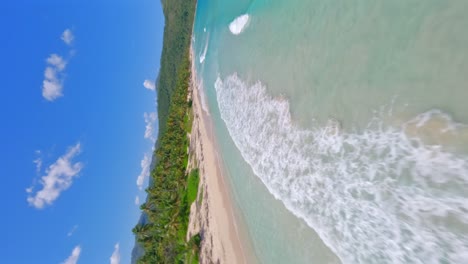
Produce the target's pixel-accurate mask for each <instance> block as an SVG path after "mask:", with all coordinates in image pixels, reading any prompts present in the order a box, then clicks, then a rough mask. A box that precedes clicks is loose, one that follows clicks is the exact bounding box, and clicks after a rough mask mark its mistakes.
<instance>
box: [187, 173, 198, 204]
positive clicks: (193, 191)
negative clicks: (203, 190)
mask: <svg viewBox="0 0 468 264" xmlns="http://www.w3.org/2000/svg"><path fill="white" fill-rule="evenodd" d="M199 182H200V176H199V174H198V169H194V170H192V172H190V174H189V178H188V183H187V200H188V204H192V203H193V202H195V200H196V199H197V194H198V183H199Z"/></svg>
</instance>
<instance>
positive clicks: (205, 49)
mask: <svg viewBox="0 0 468 264" xmlns="http://www.w3.org/2000/svg"><path fill="white" fill-rule="evenodd" d="M209 40H210V34H209V33H208V36H207V37H206V41H205V47H204V48H203V52H202V54H201V55H200V59H199V61H200V64H202V63H203V62H204V61H205V58H206V53H207V52H208V44H209Z"/></svg>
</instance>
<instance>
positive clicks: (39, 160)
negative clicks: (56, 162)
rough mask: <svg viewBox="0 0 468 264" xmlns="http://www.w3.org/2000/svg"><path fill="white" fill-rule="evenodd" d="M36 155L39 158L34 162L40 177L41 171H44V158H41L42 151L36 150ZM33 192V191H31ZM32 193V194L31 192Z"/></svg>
mask: <svg viewBox="0 0 468 264" xmlns="http://www.w3.org/2000/svg"><path fill="white" fill-rule="evenodd" d="M36 155H37V156H38V157H37V158H36V159H35V160H33V163H34V164H36V174H38V175H39V173H41V169H42V158H41V151H40V150H36ZM31 191H32V189H31ZM31 191H30V192H31Z"/></svg>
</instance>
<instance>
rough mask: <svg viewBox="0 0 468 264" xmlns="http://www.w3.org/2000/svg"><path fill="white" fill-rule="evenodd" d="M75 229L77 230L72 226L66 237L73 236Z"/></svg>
mask: <svg viewBox="0 0 468 264" xmlns="http://www.w3.org/2000/svg"><path fill="white" fill-rule="evenodd" d="M77 229H78V225H74V226H73V227H72V229H71V230H70V231H68V233H67V237H71V236H73V234H74V233H75V231H76V230H77Z"/></svg>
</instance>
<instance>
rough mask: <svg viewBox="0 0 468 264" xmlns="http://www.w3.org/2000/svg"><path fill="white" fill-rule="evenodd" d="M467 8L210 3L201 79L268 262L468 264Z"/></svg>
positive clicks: (199, 36)
mask: <svg viewBox="0 0 468 264" xmlns="http://www.w3.org/2000/svg"><path fill="white" fill-rule="evenodd" d="M467 11H468V2H466V1H445V2H442V1H435V0H434V1H410V2H408V1H403V0H402V1H400V0H397V1H385V2H374V1H368V0H366V1H364V0H361V1H358V0H354V1H325V0H321V1H308V0H307V1H306V0H304V1H299V0H297V1H268V0H257V1H239V2H236V3H232V1H203V0H202V1H199V3H198V7H197V15H196V22H195V30H194V39H193V41H194V43H193V44H194V52H195V54H197V55H198V60H196V61H197V62H198V63H197V65H196V67H197V74H198V78H199V80H200V81H201V84H202V85H203V87H204V93H205V95H206V108H207V109H209V111H210V114H211V116H212V118H213V120H214V123H215V128H216V133H217V136H218V138H219V139H220V151H221V154H222V156H223V159H224V161H225V163H226V168H227V170H228V174H229V180H230V182H231V185H232V188H233V194H234V196H235V198H236V201H237V203H238V205H239V208H240V210H241V212H242V215H243V217H244V219H245V222H246V226H247V229H248V230H247V231H248V232H249V234H250V237H251V239H252V242H253V245H254V250H255V252H256V254H257V255H258V258H259V260H260V261H261V262H263V263H284V262H286V261H288V262H289V263H311V262H312V263H327V262H339V261H341V262H343V263H468V254H467V253H466V252H468V125H467V124H468V103H467V102H466V100H467V98H468V87H467V83H468V57H467V56H468V52H467V49H468V34H466V33H465V30H464V29H465V28H468V16H466V15H465V14H466V13H467Z"/></svg>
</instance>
